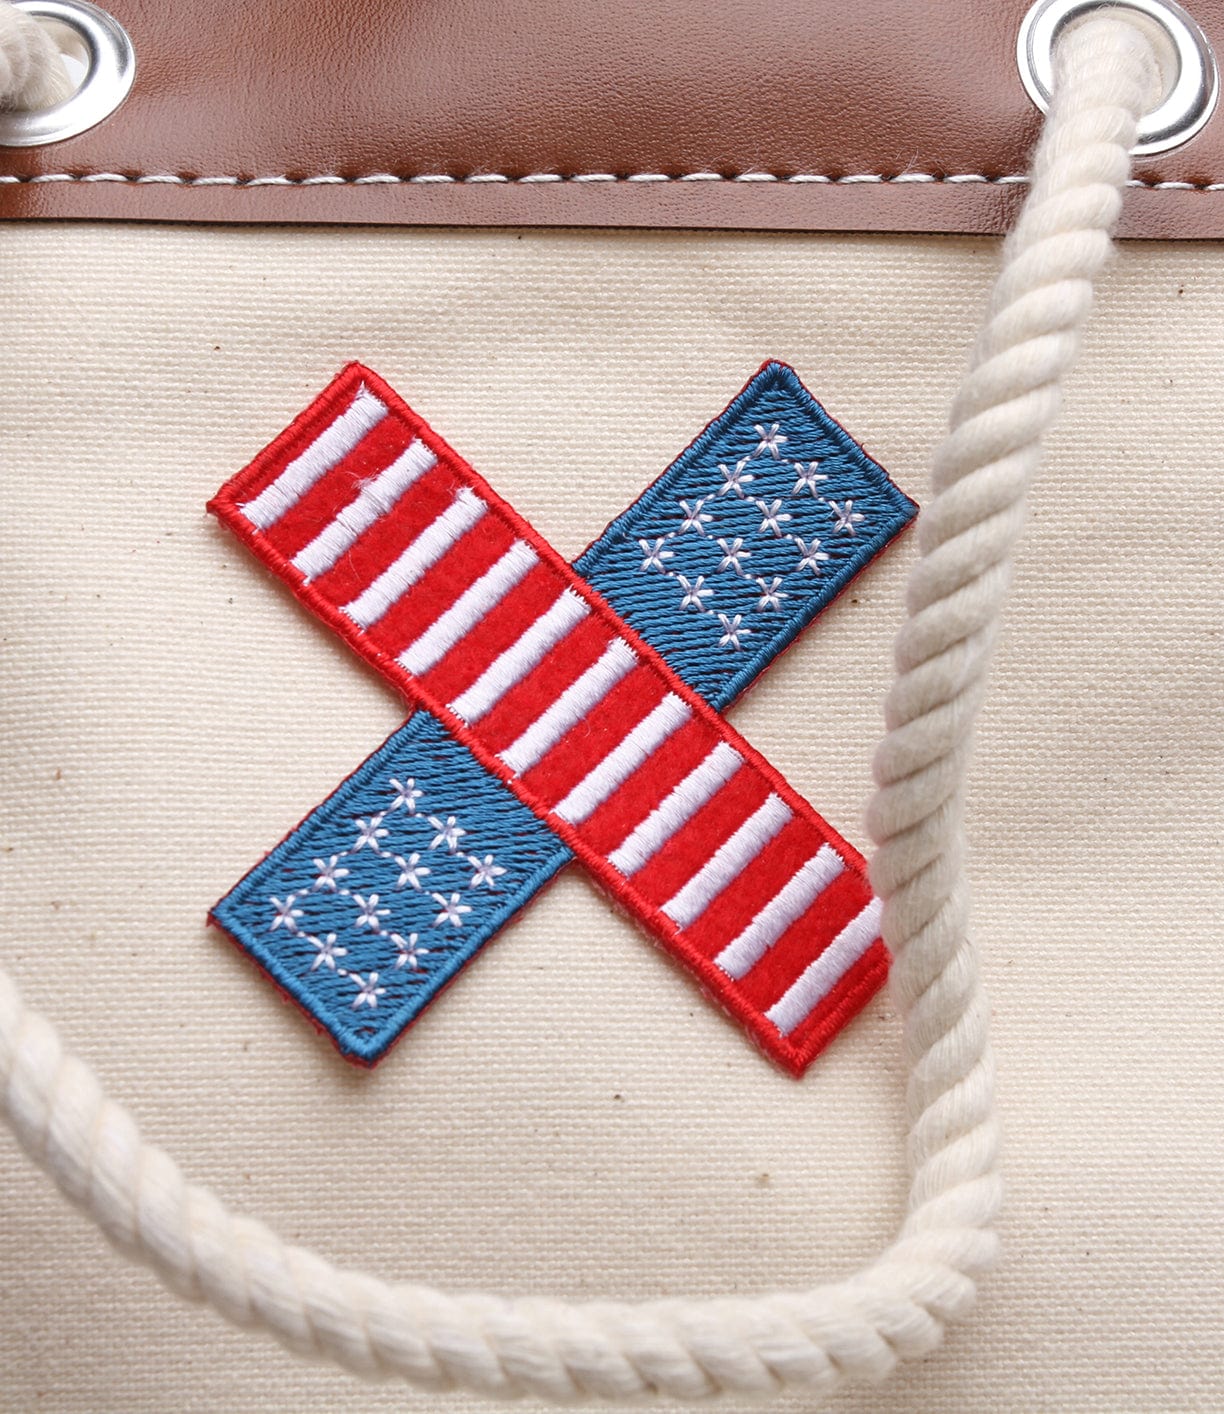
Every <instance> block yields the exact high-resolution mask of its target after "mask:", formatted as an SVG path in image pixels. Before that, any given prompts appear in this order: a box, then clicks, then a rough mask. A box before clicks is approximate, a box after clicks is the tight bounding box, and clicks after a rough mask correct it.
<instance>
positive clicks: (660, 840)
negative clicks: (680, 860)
mask: <svg viewBox="0 0 1224 1414" xmlns="http://www.w3.org/2000/svg"><path fill="white" fill-rule="evenodd" d="M743 764H744V759H743V757H742V756H741V755H740V754H739V752H738V751H736V750H735V749H734V747H730V746H728V745H727V743H726V742H725V741H720V742H719V743H718V745H717V746H716V747H715V748H714V750H713V751H711V752H710V754H709V755H708V756H707V757H706V758H705V760H704V761H702V762H701V763H700V764H699V765H697V766H694V767H693V769H692V770H691V771H690V772H689V773H688V775H687V776H685V778H684V779H683V780H682V781H681V782H680V783H679V785H676V786H674V787H673V788H672V790H671V791H670V792H669V793H668V794H667V795H666V796H665V797H664V798H663V800H661V801H660V802H659V804H658V805H657V806H656V807H655V808H654V809H653V810H652V811H651V812H650V814H649V815H647V817H646V818H645V820H643V821H642V823H641V824H640V825H638V827H637V829H635V830H634V831H633V832H632V834H630V835H629V836H628V837H627V838H626V839H624V840H623V841H622V842H621V843H620V844H619V845H618V846H617V847H616V848H615V849H614V850H613V851H612V853H611V854H610V855H608V863H609V864H611V865H612V867H613V868H614V869H619V870H620V872H621V873H622V874H624V875H625V877H626V878H629V877H631V876H632V875H634V874H636V873H637V871H638V870H639V869H640V868H641V867H642V865H643V864H645V863H646V862H647V861H648V860H650V859H653V858H654V856H655V855H656V854H657V853H658V852H659V850H661V849H662V848H663V846H664V845H665V844H666V843H667V841H668V840H669V839H671V837H672V836H673V835H674V834H675V833H676V831H677V830H679V829H680V828H681V827H682V826H683V825H686V824H687V823H688V822H689V821H690V820H691V819H692V818H693V816H694V815H696V813H697V812H698V811H699V810H700V809H701V807H702V806H703V805H705V804H706V803H707V802H708V801H710V800H711V799H712V798H713V797H714V795H715V794H716V793H717V792H718V791H720V790H721V789H722V788H723V786H725V785H726V784H727V782H728V781H729V780H730V779H731V777H732V776H733V775H735V773H736V771H738V770H739V768H740V767H741V766H742V765H743Z"/></svg>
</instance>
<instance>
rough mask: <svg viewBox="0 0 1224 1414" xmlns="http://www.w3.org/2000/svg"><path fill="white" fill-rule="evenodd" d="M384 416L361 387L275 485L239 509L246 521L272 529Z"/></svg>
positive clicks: (379, 401)
mask: <svg viewBox="0 0 1224 1414" xmlns="http://www.w3.org/2000/svg"><path fill="white" fill-rule="evenodd" d="M386 415H387V408H386V405H385V404H384V403H383V401H382V399H381V398H377V397H375V395H374V394H373V393H371V392H370V390H369V389H368V388H367V387H366V386H365V384H364V383H363V384H362V385H361V387H360V388H358V389H357V396H356V397H355V398H354V399H353V401H352V402H351V403H350V404H349V405H348V407H347V408H346V409H345V410H344V412H343V413H342V414H341V415H340V416H339V417H338V418H336V420H335V422H330V423H328V425H327V426H326V427H325V428H324V429H323V431H322V432H320V433H319V435H318V436H317V437H316V438H315V439H314V441H313V442H312V443H311V444H310V446H309V447H307V448H306V450H305V451H304V452H300V453H299V454H298V455H297V456H296V457H294V459H293V460H292V461H291V462H290V463H289V465H288V466H287V467H286V468H285V469H284V471H282V472H281V474H280V475H279V476H278V477H277V478H276V480H275V481H273V482H271V483H270V484H269V485H267V486H265V487H264V489H263V490H262V491H261V492H260V493H259V495H258V496H256V497H255V499H254V500H253V501H248V502H247V503H246V504H245V505H244V506H242V507H241V510H242V513H243V515H244V516H246V518H247V520H249V521H250V522H251V524H252V525H253V526H255V527H256V528H257V529H259V530H267V528H268V527H269V526H270V525H275V524H276V522H277V521H278V520H280V518H281V516H283V515H284V514H285V512H286V511H287V510H288V509H289V508H290V507H291V506H295V505H297V503H298V502H299V501H300V500H301V499H302V497H303V496H304V495H305V494H306V492H307V491H309V490H310V488H311V487H312V486H313V485H314V484H315V482H316V481H318V480H320V479H321V478H322V477H323V476H325V475H326V474H327V473H328V472H329V471H330V470H331V469H332V467H334V466H336V465H337V464H338V463H339V462H342V461H343V460H344V459H345V457H347V456H348V454H349V453H350V452H351V451H352V450H353V448H354V447H355V446H356V445H357V443H358V442H360V441H361V439H362V438H363V437H364V436H365V435H366V433H367V432H369V431H370V429H371V428H372V427H377V426H378V424H379V423H380V422H381V421H382V420H383V418H384V417H386Z"/></svg>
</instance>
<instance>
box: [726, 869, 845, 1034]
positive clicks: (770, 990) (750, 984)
mask: <svg viewBox="0 0 1224 1414" xmlns="http://www.w3.org/2000/svg"><path fill="white" fill-rule="evenodd" d="M870 902H871V888H870V886H869V885H868V883H867V880H866V879H864V878H863V877H862V876H861V875H859V874H855V873H854V872H853V871H852V870H849V869H846V870H844V871H843V872H842V873H841V874H839V875H838V877H837V878H836V879H834V880H833V882H832V883H831V884H830V885H829V887H828V888H827V889H825V890H824V892H823V893H822V894H821V895H820V897H819V898H817V899H814V900H813V902H812V905H811V907H810V908H809V909H807V911H806V912H805V913H803V914H802V915H801V916H800V917H799V918H796V919H795V921H794V922H793V923H792V924H791V926H790V927H789V928H788V929H787V930H786V932H785V933H783V934H782V936H781V937H780V938H779V939H778V941H777V942H776V943H775V944H774V945H773V947H772V948H770V950H769V951H768V952H767V953H766V954H765V956H764V957H763V958H762V959H761V960H760V962H758V963H757V965H756V966H755V967H754V968H753V969H752V971H751V972H749V973H748V974H747V975H746V976H744V977H741V978H740V981H739V989H740V992H741V994H742V995H743V997H744V999H745V1001H748V1002H751V1003H752V1005H753V1006H755V1007H759V1008H760V1009H761V1011H768V1010H769V1008H770V1007H771V1006H773V1004H774V1002H776V1001H777V1000H778V998H779V997H780V996H781V995H782V993H783V992H785V991H786V989H787V988H788V987H789V986H790V985H791V984H792V983H793V982H794V981H795V980H796V979H797V978H798V977H799V975H800V974H801V973H802V972H803V970H804V969H805V968H806V967H807V965H808V963H809V962H813V961H814V960H815V959H816V958H818V957H819V956H820V954H821V953H822V952H824V950H825V948H827V947H828V946H829V944H830V943H831V942H832V941H833V939H834V938H836V937H837V935H838V933H840V932H841V930H842V929H843V928H844V927H845V926H846V924H847V923H849V922H851V921H852V920H853V919H855V918H857V917H858V915H859V914H860V913H861V912H862V911H863V909H864V908H866V907H867V905H868V904H869V903H870ZM727 941H728V942H730V939H728V940H727Z"/></svg>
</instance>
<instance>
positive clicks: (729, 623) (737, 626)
mask: <svg viewBox="0 0 1224 1414" xmlns="http://www.w3.org/2000/svg"><path fill="white" fill-rule="evenodd" d="M718 622H719V623H720V624H722V627H723V636H722V637H721V638H720V639H719V640H718V646H719V647H720V648H742V647H743V645H742V644H741V643H740V639H741V638H750V637H751V636H752V630H751V629H750V628H744V627H743V623H744V616H743V614H734V615H731V616H728V615H727V614H719V616H718Z"/></svg>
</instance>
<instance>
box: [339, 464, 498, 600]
mask: <svg viewBox="0 0 1224 1414" xmlns="http://www.w3.org/2000/svg"><path fill="white" fill-rule="evenodd" d="M487 509H488V507H487V506H486V505H485V503H484V502H483V501H482V500H481V499H480V497H479V496H477V495H476V493H475V492H474V491H470V490H469V489H468V488H467V487H466V486H462V487H460V489H459V491H458V492H457V493H456V495H455V499H454V500H453V501H452V502H451V503H450V505H449V506H447V508H446V509H445V510H444V511H443V512H442V514H441V515H440V516H439V517H438V518H437V520H434V521H431V522H430V523H429V524H428V525H427V526H426V527H425V529H424V530H422V531H421V533H420V535H418V536H417V538H416V539H415V540H414V541H413V542H412V544H411V545H409V546H408V547H407V548H406V549H404V550H402V551H401V552H400V554H399V555H398V556H397V557H396V559H394V560H393V561H392V562H391V563H390V564H389V565H388V566H387V568H386V569H385V570H383V572H382V574H380V575H379V576H378V578H377V579H376V580H375V581H374V582H373V583H372V584H368V585H367V586H366V587H365V589H363V590H362V591H361V593H360V594H359V595H358V596H357V598H356V599H354V600H353V602H352V603H351V604H346V605H345V606H344V612H345V613H346V614H347V615H348V616H349V618H350V619H352V620H353V622H354V623H356V624H360V626H361V627H362V628H369V627H370V625H371V624H376V623H377V622H378V621H379V619H381V618H382V616H383V615H384V614H385V613H386V612H387V610H388V609H389V608H390V607H391V605H392V604H394V603H395V601H396V600H397V599H399V598H400V597H401V596H402V595H403V594H404V593H405V592H406V591H407V590H409V589H411V588H412V586H413V585H414V584H415V583H416V582H417V580H418V579H420V577H421V576H422V575H423V574H424V573H425V571H426V570H427V569H429V567H430V566H431V565H435V564H437V562H438V561H439V560H440V559H441V558H442V556H443V555H445V554H446V552H447V551H448V550H449V549H450V547H451V546H452V545H454V544H455V542H456V541H457V540H459V539H460V538H461V537H462V536H464V535H466V534H467V532H468V531H469V530H471V528H472V527H473V526H474V525H475V524H476V522H477V521H478V520H479V519H480V518H481V516H483V515H484V513H485V511H486V510H487Z"/></svg>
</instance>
